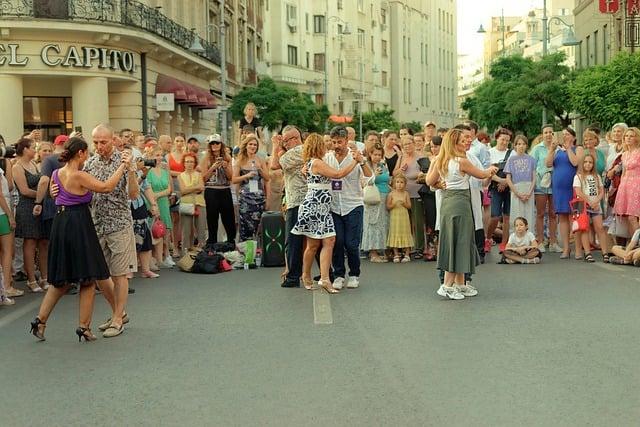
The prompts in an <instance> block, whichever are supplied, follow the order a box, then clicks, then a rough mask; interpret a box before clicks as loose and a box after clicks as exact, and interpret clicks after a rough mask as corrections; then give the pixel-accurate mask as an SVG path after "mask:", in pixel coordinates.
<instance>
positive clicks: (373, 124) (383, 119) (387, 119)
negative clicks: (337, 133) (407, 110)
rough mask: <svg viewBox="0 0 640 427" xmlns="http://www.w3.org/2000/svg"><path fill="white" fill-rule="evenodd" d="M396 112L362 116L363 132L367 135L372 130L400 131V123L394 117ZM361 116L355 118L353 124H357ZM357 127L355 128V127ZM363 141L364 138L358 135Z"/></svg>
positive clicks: (369, 112)
mask: <svg viewBox="0 0 640 427" xmlns="http://www.w3.org/2000/svg"><path fill="white" fill-rule="evenodd" d="M393 114H394V111H393V110H391V109H384V110H373V111H368V112H366V113H364V114H363V115H362V132H363V133H365V134H366V133H367V132H368V131H370V130H375V131H378V132H379V131H381V130H383V129H393V130H398V129H399V128H400V123H398V121H397V120H396V119H395V118H394V117H393ZM359 119H360V117H359V116H354V118H353V123H355V124H357V123H358V121H359ZM354 127H355V126H354ZM358 137H359V139H360V140H361V141H362V137H361V136H360V135H358Z"/></svg>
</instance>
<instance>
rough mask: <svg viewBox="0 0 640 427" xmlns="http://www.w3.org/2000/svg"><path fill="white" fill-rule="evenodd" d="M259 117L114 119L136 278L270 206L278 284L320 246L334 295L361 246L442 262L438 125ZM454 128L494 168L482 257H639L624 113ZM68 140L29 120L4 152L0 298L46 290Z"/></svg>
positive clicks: (478, 203)
mask: <svg viewBox="0 0 640 427" xmlns="http://www.w3.org/2000/svg"><path fill="white" fill-rule="evenodd" d="M255 113H256V109H255V106H254V105H253V104H248V105H247V107H246V108H245V117H243V119H242V120H241V122H240V127H239V132H238V133H239V136H238V138H237V144H236V146H235V147H232V146H231V145H229V144H225V142H226V141H223V140H222V137H221V136H220V135H219V134H213V135H210V136H208V137H206V139H204V140H200V139H198V138H197V137H195V136H189V137H187V136H186V135H184V134H181V133H177V134H175V135H173V136H170V135H160V136H159V137H155V136H150V135H143V134H141V133H140V132H136V131H133V130H131V129H122V130H120V131H119V132H118V133H117V134H116V135H115V136H114V139H113V144H114V146H115V148H116V149H117V150H119V151H130V152H131V155H132V159H133V161H135V162H136V165H137V169H138V172H137V175H138V181H139V185H140V193H141V194H140V197H138V198H136V199H135V200H131V215H132V218H133V228H134V234H135V237H136V250H137V254H138V265H139V270H138V271H139V275H140V276H141V277H144V278H155V277H158V274H159V270H160V269H162V268H172V267H174V266H175V261H174V259H177V258H179V257H181V256H183V255H184V254H185V253H187V252H188V251H189V250H190V249H197V248H202V247H203V246H205V245H211V244H215V243H216V242H218V241H219V240H223V241H230V242H242V241H245V240H251V239H256V237H257V233H258V227H259V224H260V220H261V217H262V214H263V212H264V211H266V210H271V211H282V212H283V213H284V215H285V217H286V232H287V251H286V252H287V254H286V259H287V267H286V272H285V274H284V275H283V277H284V278H285V279H284V281H283V283H282V286H284V287H297V286H299V285H300V281H302V284H303V285H304V286H305V287H307V288H313V280H312V278H311V268H312V264H313V260H314V259H315V258H316V255H317V253H319V261H318V262H319V264H320V269H321V275H320V285H321V286H323V287H325V289H327V290H328V291H329V292H336V291H339V290H340V289H342V287H343V286H344V285H347V286H348V287H357V286H358V284H359V276H360V261H359V259H360V258H361V257H363V256H366V257H368V259H369V260H370V262H373V263H386V262H392V263H408V262H411V261H412V260H425V261H435V260H437V258H438V256H439V253H438V252H439V250H438V248H439V240H438V238H439V230H440V224H441V223H442V222H443V221H448V218H442V217H441V215H440V212H439V211H440V204H441V203H442V197H443V194H444V192H446V191H447V184H446V183H444V184H442V183H437V184H436V185H429V184H428V179H427V175H428V172H429V169H430V167H432V165H433V163H434V161H435V159H436V158H437V156H438V155H439V152H440V150H441V146H442V144H443V137H444V138H452V135H451V133H450V132H449V133H447V131H448V129H442V128H441V129H438V128H437V127H436V124H435V123H433V122H430V121H428V122H426V123H425V124H424V127H423V129H422V131H421V132H413V131H412V130H411V129H410V128H409V127H408V126H402V127H401V128H400V129H399V130H383V131H380V132H378V131H369V132H367V133H366V135H364V136H363V141H362V142H360V141H356V133H355V131H354V130H353V128H349V127H347V128H345V127H342V126H338V127H336V128H334V129H333V130H332V131H331V132H327V133H326V134H325V135H318V134H311V135H310V134H308V133H307V132H304V131H302V130H300V129H298V128H296V127H295V126H286V127H285V128H283V129H282V130H281V131H280V132H278V133H277V134H275V135H274V136H273V137H272V138H270V139H269V140H268V141H267V140H266V139H267V138H266V130H265V129H263V128H262V126H261V124H260V120H259V118H258V117H256V114H255ZM455 129H457V130H458V131H459V133H460V135H461V139H460V141H462V142H460V144H464V149H463V150H461V152H462V153H465V154H464V155H465V157H466V158H467V159H469V160H470V161H471V163H472V164H474V166H475V167H477V168H479V169H482V170H489V169H490V168H493V169H492V172H491V173H490V175H491V176H490V177H488V178H483V179H480V178H473V177H472V178H471V179H470V182H469V184H468V187H469V192H470V198H471V205H470V207H469V214H470V215H471V216H472V217H473V227H474V229H475V234H474V238H473V240H474V243H475V245H476V249H477V252H478V255H479V257H480V260H481V261H482V262H483V261H484V257H485V255H486V254H487V253H488V252H489V251H491V248H492V246H493V245H495V244H497V245H498V251H499V253H500V254H502V257H501V258H500V259H501V262H502V263H509V264H513V263H527V264H529V263H539V262H540V260H541V258H542V254H543V253H545V252H555V253H559V254H560V258H563V259H568V258H570V257H571V252H572V249H571V242H573V244H574V249H573V257H574V258H575V259H582V260H584V261H587V262H594V261H596V257H595V256H594V252H596V251H599V252H600V253H601V255H600V259H602V260H603V261H604V262H612V263H618V264H635V265H640V250H638V249H637V247H638V233H637V232H636V231H637V230H638V229H639V224H638V216H640V150H639V149H638V148H639V143H640V131H639V130H638V129H637V128H634V127H631V128H628V127H627V125H625V124H623V123H619V124H616V125H615V126H613V128H612V129H611V130H610V131H607V132H604V133H603V132H602V131H601V130H600V129H598V128H597V127H595V126H592V127H589V128H587V129H586V130H585V131H584V132H583V134H582V135H577V134H576V132H575V131H574V130H573V129H571V128H565V129H563V130H562V131H561V132H558V131H557V130H556V129H554V127H553V126H551V125H548V126H544V127H543V128H542V129H541V134H540V135H539V136H537V137H536V138H535V139H534V140H533V141H532V142H529V141H528V139H527V138H526V137H525V136H523V135H521V134H515V133H514V132H513V131H511V130H509V129H505V128H500V129H497V130H496V131H495V132H494V133H493V134H492V135H489V134H487V133H485V132H479V129H478V126H477V125H476V124H475V123H473V122H472V121H466V122H464V123H463V124H461V125H458V126H456V128H455ZM72 136H81V135H72ZM67 140H68V137H67V136H64V135H60V136H58V137H56V138H55V140H54V141H53V142H48V141H42V140H41V137H40V134H39V132H38V131H33V132H30V133H28V134H25V135H24V136H23V137H22V138H21V139H20V140H19V141H17V143H16V144H15V150H16V156H15V158H14V159H9V158H3V159H0V184H1V185H2V193H3V196H4V197H0V211H1V213H2V214H1V215H0V264H1V267H2V283H3V288H2V292H1V297H0V301H1V304H2V305H11V304H13V303H14V299H13V298H15V297H19V296H21V295H23V294H24V290H21V289H19V288H18V287H16V284H17V283H18V282H21V281H26V284H25V286H24V289H25V290H27V291H29V292H42V291H44V290H46V289H47V287H48V282H47V258H48V256H47V251H48V238H49V234H50V232H51V224H52V220H53V218H54V216H55V215H56V208H55V204H54V203H53V201H52V199H51V197H50V196H49V194H48V193H49V184H50V179H51V175H52V172H53V170H52V168H51V166H49V165H48V163H47V158H48V157H50V156H53V157H56V156H58V155H59V153H61V152H62V149H63V146H64V144H65V142H66V141H67ZM2 144H7V143H6V142H5V141H2ZM454 148H455V147H454ZM323 209H324V210H326V212H324V214H321V212H320V211H322V210H323ZM329 213H330V215H329ZM580 215H582V217H583V219H584V218H587V221H586V222H587V223H586V227H585V226H584V225H579V224H578V222H579V221H578V220H577V218H578V217H579V216H580ZM220 224H221V225H222V227H219V225H220ZM304 237H306V239H304ZM345 256H346V259H347V262H348V266H349V274H348V275H347V274H346V271H345V270H346V269H345V266H344V259H345ZM347 279H348V280H347Z"/></svg>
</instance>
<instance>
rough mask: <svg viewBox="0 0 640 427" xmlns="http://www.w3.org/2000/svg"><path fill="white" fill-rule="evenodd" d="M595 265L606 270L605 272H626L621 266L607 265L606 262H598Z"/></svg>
mask: <svg viewBox="0 0 640 427" xmlns="http://www.w3.org/2000/svg"><path fill="white" fill-rule="evenodd" d="M595 265H596V266H598V267H600V268H604V269H605V270H611V271H616V272H618V273H622V272H623V271H625V269H624V268H623V267H621V266H618V265H612V264H607V263H604V262H596V263H595Z"/></svg>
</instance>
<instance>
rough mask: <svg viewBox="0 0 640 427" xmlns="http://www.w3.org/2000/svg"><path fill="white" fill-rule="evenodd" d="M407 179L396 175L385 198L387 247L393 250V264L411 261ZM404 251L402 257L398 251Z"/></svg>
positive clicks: (399, 174) (411, 240) (411, 239)
mask: <svg viewBox="0 0 640 427" xmlns="http://www.w3.org/2000/svg"><path fill="white" fill-rule="evenodd" d="M406 187H407V178H405V176H404V175H403V174H402V173H398V174H397V175H395V176H394V177H393V180H392V181H391V188H393V190H391V192H390V193H389V195H388V196H387V209H388V210H389V235H388V236H387V246H388V247H390V248H392V249H393V262H396V263H397V262H409V261H411V257H410V254H411V247H412V246H413V236H412V235H411V222H410V221H409V209H410V208H411V199H410V198H409V192H407V190H406ZM401 250H404V257H403V256H401V255H400V251H401Z"/></svg>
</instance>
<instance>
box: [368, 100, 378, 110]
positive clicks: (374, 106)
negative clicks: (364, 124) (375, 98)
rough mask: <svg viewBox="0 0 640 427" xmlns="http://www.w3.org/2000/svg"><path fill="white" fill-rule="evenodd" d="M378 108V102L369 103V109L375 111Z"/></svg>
mask: <svg viewBox="0 0 640 427" xmlns="http://www.w3.org/2000/svg"><path fill="white" fill-rule="evenodd" d="M375 110H376V104H374V103H373V102H370V103H369V111H375Z"/></svg>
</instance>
